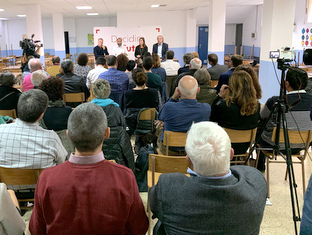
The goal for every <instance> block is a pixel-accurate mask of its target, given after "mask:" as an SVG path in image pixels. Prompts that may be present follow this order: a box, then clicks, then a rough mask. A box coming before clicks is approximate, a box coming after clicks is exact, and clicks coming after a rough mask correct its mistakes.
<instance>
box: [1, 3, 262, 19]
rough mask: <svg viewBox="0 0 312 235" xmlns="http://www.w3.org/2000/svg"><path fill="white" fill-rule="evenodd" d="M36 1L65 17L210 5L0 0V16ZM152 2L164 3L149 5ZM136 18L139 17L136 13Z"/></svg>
mask: <svg viewBox="0 0 312 235" xmlns="http://www.w3.org/2000/svg"><path fill="white" fill-rule="evenodd" d="M226 1H227V5H228V6H246V5H260V4H263V0H226ZM30 4H39V5H40V6H41V13H42V16H43V17H44V18H50V17H51V14H52V13H62V14H63V15H64V17H65V18H69V17H79V18H80V17H87V13H92V12H97V13H99V16H94V17H101V16H105V17H110V16H116V14H117V12H142V11H159V10H166V11H172V10H188V9H195V8H200V7H205V6H209V1H208V0H0V8H1V9H4V11H3V12H0V18H9V19H10V18H17V15H25V14H26V9H25V6H26V5H30ZM152 4H159V5H166V6H164V7H159V8H151V5H152ZM85 5H90V6H92V9H91V10H77V9H76V6H85ZM138 20H140V18H139V15H138Z"/></svg>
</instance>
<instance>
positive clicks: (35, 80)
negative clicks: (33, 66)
mask: <svg viewBox="0 0 312 235" xmlns="http://www.w3.org/2000/svg"><path fill="white" fill-rule="evenodd" d="M30 78H31V83H32V84H33V85H34V89H37V88H38V86H39V85H40V83H41V82H42V81H43V80H45V79H47V78H48V76H47V74H46V73H45V72H44V71H43V70H37V71H35V72H33V73H32V74H31V77H30Z"/></svg>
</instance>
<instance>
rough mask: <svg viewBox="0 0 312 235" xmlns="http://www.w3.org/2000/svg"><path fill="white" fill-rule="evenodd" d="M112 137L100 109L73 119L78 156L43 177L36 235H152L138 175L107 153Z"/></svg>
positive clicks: (34, 219) (33, 227)
mask: <svg viewBox="0 0 312 235" xmlns="http://www.w3.org/2000/svg"><path fill="white" fill-rule="evenodd" d="M109 134H110V129H109V127H107V119H106V115H105V112H104V111H103V109H102V108H101V107H99V106H98V105H96V104H92V103H85V104H81V105H79V106H78V107H77V108H76V109H75V110H74V111H73V112H72V113H71V115H70V116H69V120H68V136H69V138H70V139H71V141H72V142H73V144H74V146H75V152H74V153H72V154H71V156H70V158H69V160H68V161H66V162H65V163H63V164H60V165H58V166H56V167H52V168H49V169H46V170H44V171H43V172H42V173H41V174H40V177H39V180H38V183H37V187H36V194H35V205H34V209H33V212H32V215H31V219H30V224H29V230H30V232H31V233H32V234H53V233H60V231H61V233H63V234H98V233H103V232H105V233H107V234H145V233H146V231H147V229H148V219H147V216H146V213H145V209H144V206H143V202H142V199H141V197H140V195H139V191H138V186H137V183H136V180H135V177H134V175H133V173H132V171H131V170H130V169H128V168H126V167H125V166H122V165H119V164H116V163H112V162H109V161H108V160H106V159H105V157H104V154H103V152H102V145H103V141H104V139H107V138H108V137H109ZM51 179H53V180H51ZM42 202H44V203H42ZM64 205H66V206H64Z"/></svg>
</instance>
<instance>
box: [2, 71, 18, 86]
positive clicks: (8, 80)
mask: <svg viewBox="0 0 312 235" xmlns="http://www.w3.org/2000/svg"><path fill="white" fill-rule="evenodd" d="M15 83H16V78H15V76H14V74H12V73H10V72H7V73H3V74H1V76H0V84H1V85H2V86H9V87H12V86H13V85H14V84H15Z"/></svg>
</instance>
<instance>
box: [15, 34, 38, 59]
mask: <svg viewBox="0 0 312 235" xmlns="http://www.w3.org/2000/svg"><path fill="white" fill-rule="evenodd" d="M34 36H35V34H33V35H31V38H23V40H22V41H20V47H21V48H22V49H23V54H26V56H27V57H28V56H30V55H34V56H35V57H37V56H36V54H37V53H36V47H37V48H40V47H43V44H42V43H41V44H38V43H39V42H41V41H40V40H36V41H34V40H33V38H34ZM39 57H40V56H39Z"/></svg>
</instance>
